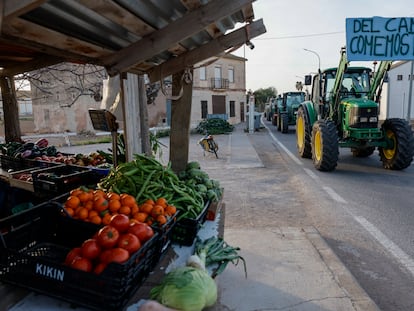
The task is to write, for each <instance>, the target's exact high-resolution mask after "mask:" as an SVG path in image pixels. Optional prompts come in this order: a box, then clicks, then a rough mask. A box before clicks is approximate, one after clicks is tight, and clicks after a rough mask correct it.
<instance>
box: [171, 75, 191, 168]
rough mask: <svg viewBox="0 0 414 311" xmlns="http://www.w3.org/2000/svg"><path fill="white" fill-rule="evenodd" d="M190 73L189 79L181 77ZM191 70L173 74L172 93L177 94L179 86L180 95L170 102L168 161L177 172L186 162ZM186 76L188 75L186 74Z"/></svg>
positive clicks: (188, 135) (189, 117)
mask: <svg viewBox="0 0 414 311" xmlns="http://www.w3.org/2000/svg"><path fill="white" fill-rule="evenodd" d="M185 73H186V74H190V76H191V81H188V80H187V79H182V77H183V75H184V74H185ZM192 75H193V70H189V71H187V72H185V71H180V72H178V73H176V74H174V75H173V79H172V95H173V97H174V96H178V95H179V93H180V91H181V88H183V90H182V96H181V97H179V98H178V99H173V100H172V102H171V131H170V162H171V168H172V169H173V171H174V172H176V173H179V172H181V171H183V170H184V169H185V166H186V165H187V163H188V151H189V150H188V148H189V145H190V144H189V141H190V119H191V100H192V93H193V81H192ZM187 76H188V75H187Z"/></svg>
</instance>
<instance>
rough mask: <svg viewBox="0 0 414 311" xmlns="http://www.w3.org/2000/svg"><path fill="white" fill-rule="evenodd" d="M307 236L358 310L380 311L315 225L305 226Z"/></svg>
mask: <svg viewBox="0 0 414 311" xmlns="http://www.w3.org/2000/svg"><path fill="white" fill-rule="evenodd" d="M302 230H303V231H304V232H305V234H306V237H307V238H308V240H309V241H310V242H311V244H312V245H313V247H314V248H315V249H316V251H317V252H318V254H319V256H320V258H321V260H322V261H323V262H324V263H325V265H326V266H327V268H328V269H329V271H331V272H332V277H333V278H334V280H335V281H336V283H337V284H338V286H339V287H340V288H342V289H343V290H344V292H345V293H346V294H347V296H348V297H349V299H350V300H351V301H352V304H353V305H354V307H355V310H356V311H380V309H379V308H378V306H377V305H376V304H375V302H374V301H373V300H372V299H371V298H370V297H369V296H368V294H367V293H366V292H365V290H364V289H363V288H362V287H361V286H360V285H359V283H358V281H357V280H356V279H355V277H354V276H353V275H352V274H351V272H350V271H349V270H348V268H346V266H345V265H344V264H343V262H342V261H341V260H340V259H339V258H338V256H336V254H335V253H334V252H333V250H332V249H331V248H330V247H329V245H328V244H327V243H326V241H325V240H324V239H323V238H322V236H321V235H320V233H319V231H318V230H317V229H316V228H315V227H312V226H310V227H303V228H302Z"/></svg>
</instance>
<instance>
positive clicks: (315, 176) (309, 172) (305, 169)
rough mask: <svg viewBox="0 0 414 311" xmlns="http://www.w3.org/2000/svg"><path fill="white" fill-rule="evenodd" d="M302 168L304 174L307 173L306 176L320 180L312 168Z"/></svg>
mask: <svg viewBox="0 0 414 311" xmlns="http://www.w3.org/2000/svg"><path fill="white" fill-rule="evenodd" d="M303 170H304V171H305V173H306V174H308V176H309V177H310V178H312V179H313V180H315V181H316V182H320V179H319V176H318V175H316V174H315V173H314V172H313V171H312V170H310V169H308V168H305V167H304V168H303Z"/></svg>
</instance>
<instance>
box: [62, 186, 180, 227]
mask: <svg viewBox="0 0 414 311" xmlns="http://www.w3.org/2000/svg"><path fill="white" fill-rule="evenodd" d="M64 208H65V210H66V212H67V213H68V214H69V215H70V216H72V217H73V218H75V219H80V220H84V221H88V222H92V223H94V224H98V225H107V224H109V222H110V220H111V217H112V216H114V215H116V214H123V215H126V216H128V217H129V219H131V220H132V221H139V222H143V223H146V224H148V225H158V226H163V225H164V224H166V223H167V222H168V220H169V219H170V217H173V216H174V215H175V214H176V212H177V209H176V207H175V206H173V205H170V204H168V202H167V200H166V199H165V198H163V197H160V198H158V199H156V200H155V201H154V200H152V199H148V200H146V201H144V202H142V203H141V204H139V205H138V203H137V202H136V200H135V197H134V196H132V195H130V194H127V193H121V194H118V193H115V192H105V191H103V190H99V189H88V188H85V187H79V188H76V189H73V190H72V191H71V192H70V193H69V196H68V197H67V199H66V201H65V202H64Z"/></svg>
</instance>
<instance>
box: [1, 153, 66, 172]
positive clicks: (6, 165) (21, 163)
mask: <svg viewBox="0 0 414 311" xmlns="http://www.w3.org/2000/svg"><path fill="white" fill-rule="evenodd" d="M59 164H61V163H56V162H49V161H39V160H33V159H25V158H14V157H11V156H7V155H4V154H0V166H1V168H2V169H3V170H5V171H13V172H16V171H23V170H28V169H39V168H46V167H52V166H57V165H59Z"/></svg>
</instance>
